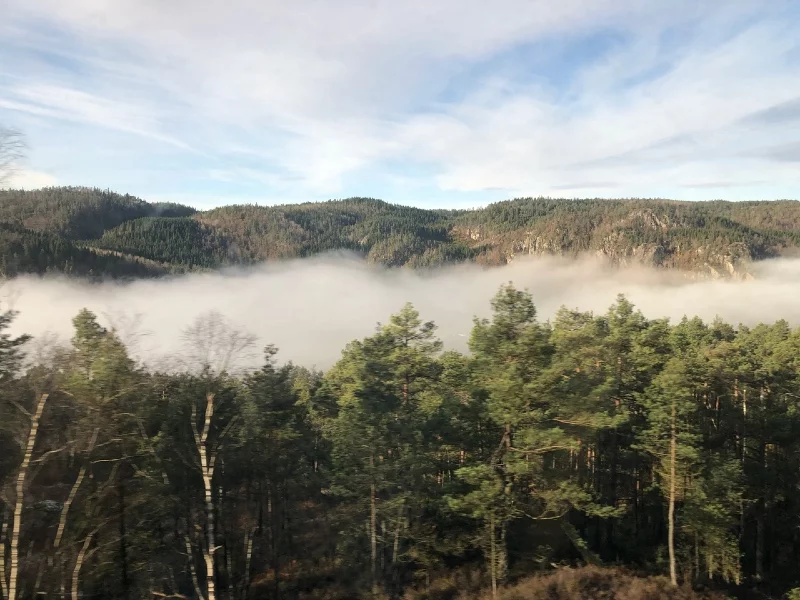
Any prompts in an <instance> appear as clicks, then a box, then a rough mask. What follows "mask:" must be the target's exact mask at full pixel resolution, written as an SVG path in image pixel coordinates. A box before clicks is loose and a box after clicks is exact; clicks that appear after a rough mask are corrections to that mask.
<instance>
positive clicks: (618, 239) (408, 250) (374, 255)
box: [0, 187, 800, 277]
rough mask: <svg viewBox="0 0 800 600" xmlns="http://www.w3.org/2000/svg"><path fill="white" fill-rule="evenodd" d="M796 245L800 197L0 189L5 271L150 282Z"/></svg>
mask: <svg viewBox="0 0 800 600" xmlns="http://www.w3.org/2000/svg"><path fill="white" fill-rule="evenodd" d="M798 249H800V202H797V201H769V202H722V201H718V202H676V201H669V200H604V199H587V200H562V199H548V198H519V199H515V200H509V201H504V202H498V203H496V204H491V205H489V206H488V207H486V208H483V209H477V210H468V211H467V210H456V211H448V210H425V209H420V208H412V207H406V206H400V205H394V204H389V203H386V202H383V201H381V200H375V199H371V198H349V199H346V200H336V201H329V202H314V203H304V204H295V205H282V206H271V207H266V206H253V205H238V206H226V207H222V208H217V209H213V210H209V211H205V212H200V211H197V210H195V209H193V208H191V207H188V206H183V205H179V204H155V203H149V202H146V201H144V200H141V199H139V198H136V197H133V196H130V195H127V194H126V195H121V194H117V193H113V192H110V191H107V190H100V189H94V188H77V187H58V188H46V189H42V190H32V191H17V190H8V191H0V274H2V275H3V276H7V277H10V276H14V275H17V274H20V273H44V272H62V273H68V274H76V275H85V276H111V277H142V276H157V275H162V274H166V273H176V272H185V271H188V270H197V269H215V268H219V267H222V266H225V265H234V264H255V263H258V262H262V261H268V260H279V259H286V258H294V257H304V256H311V255H314V254H317V253H320V252H324V251H329V250H352V251H355V252H358V253H360V254H362V255H363V256H364V257H365V259H366V260H367V261H369V262H372V263H377V264H383V265H387V266H408V267H432V266H438V265H442V264H448V263H455V262H463V261H473V262H476V263H479V264H484V265H501V264H505V263H507V262H510V261H512V260H514V259H515V258H516V257H519V256H521V255H525V254H534V255H559V256H567V257H577V256H580V255H582V254H592V255H599V256H604V257H607V258H608V259H609V260H610V261H611V262H612V263H614V264H619V265H630V264H644V265H650V266H656V267H662V268H678V269H683V270H686V271H691V272H693V273H696V274H699V275H701V276H711V277H727V276H734V277H742V276H747V274H748V264H749V263H750V262H752V261H755V260H761V259H765V258H771V257H776V256H784V255H794V254H797V253H798Z"/></svg>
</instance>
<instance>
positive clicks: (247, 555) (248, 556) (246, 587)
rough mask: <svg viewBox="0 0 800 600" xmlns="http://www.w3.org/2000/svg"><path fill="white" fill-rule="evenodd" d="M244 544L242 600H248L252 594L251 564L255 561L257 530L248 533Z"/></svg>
mask: <svg viewBox="0 0 800 600" xmlns="http://www.w3.org/2000/svg"><path fill="white" fill-rule="evenodd" d="M244 536H245V544H244V581H243V582H242V594H241V597H242V600H246V599H247V596H248V593H249V592H250V564H251V562H252V559H253V538H254V537H255V530H250V531H246V532H245V534H244Z"/></svg>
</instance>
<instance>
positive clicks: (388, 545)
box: [0, 201, 800, 599]
mask: <svg viewBox="0 0 800 600" xmlns="http://www.w3.org/2000/svg"><path fill="white" fill-rule="evenodd" d="M372 202H374V201H363V202H362V203H361V204H362V205H363V206H361V208H362V209H364V210H367V208H368V207H374V209H375V210H383V209H384V208H385V207H383V206H382V205H380V204H377V205H375V204H373V203H372ZM354 204H355V205H356V206H359V203H354ZM370 210H372V208H370ZM298 218H299V217H298ZM136 222H137V221H131V223H136ZM175 222H176V223H179V225H178V227H182V226H183V225H180V223H185V219H184V218H183V217H181V218H176V220H175ZM135 227H138V225H136V226H135ZM157 227H160V226H157ZM169 227H171V225H170V226H167V229H166V230H169ZM192 227H193V226H192ZM492 309H493V312H492V315H491V317H490V318H488V319H477V320H476V321H475V322H474V327H473V330H472V334H471V337H470V353H469V354H468V355H462V354H459V353H457V352H453V351H445V350H444V349H443V347H442V344H441V343H440V342H439V340H437V339H436V328H435V325H434V324H433V323H430V322H426V321H424V320H423V319H422V317H421V316H420V315H419V313H418V312H417V311H416V310H415V309H414V308H413V307H412V306H411V305H405V306H403V307H402V308H401V309H400V311H399V312H398V313H397V314H395V315H392V316H391V317H390V318H389V320H388V322H387V323H386V324H384V325H381V326H379V327H378V328H377V329H376V331H375V332H374V333H373V334H372V335H370V336H367V337H366V338H364V339H361V340H355V341H353V342H351V343H350V344H348V345H347V347H346V348H345V349H344V351H343V353H342V357H341V360H339V361H338V362H337V364H336V365H335V366H334V367H333V368H331V369H330V370H329V371H328V372H326V373H318V372H313V371H309V370H306V369H303V368H300V367H296V366H294V365H291V364H286V365H282V364H279V362H278V361H277V360H276V352H277V351H276V349H275V348H273V347H271V346H268V347H267V348H266V349H265V353H264V360H263V363H262V366H261V367H260V368H259V369H257V370H255V371H254V372H250V373H244V374H241V375H238V376H233V375H231V374H226V373H221V374H215V373H212V372H211V370H210V369H207V370H205V371H203V372H201V373H200V374H199V375H198V374H190V373H180V372H178V373H156V372H151V371H148V370H147V369H145V368H143V367H142V366H140V365H138V364H137V363H136V361H135V360H134V359H132V358H131V356H129V355H128V352H127V349H126V348H125V346H124V344H123V343H122V342H121V340H120V339H119V337H118V336H117V335H116V332H114V331H113V330H110V329H107V328H106V327H104V326H103V325H102V324H101V322H100V321H99V320H98V318H97V317H96V316H95V315H94V314H92V313H91V312H89V311H86V310H84V311H81V312H80V313H79V314H78V315H76V317H75V318H74V320H73V326H74V335H73V338H72V340H71V344H70V346H69V347H68V348H64V349H62V350H58V351H55V350H54V351H53V352H49V353H43V354H42V355H41V357H40V358H38V359H37V361H38V362H37V364H33V365H29V366H26V368H25V369H22V366H23V363H22V362H21V358H22V355H21V351H22V349H23V346H22V344H23V343H24V341H25V339H26V338H24V337H18V338H15V337H13V336H9V335H7V334H6V332H7V331H8V327H9V326H10V324H11V320H12V318H13V314H11V313H6V314H5V315H2V316H0V370H1V372H2V378H0V382H1V383H2V385H1V386H0V410H2V412H1V413H0V417H2V421H1V422H2V429H0V448H2V450H3V454H2V459H0V478H2V481H3V493H2V494H1V495H0V502H2V504H0V517H1V519H0V520H1V521H2V523H3V527H4V531H7V530H6V529H5V528H6V527H7V525H6V523H8V522H10V521H9V519H10V515H12V514H13V508H14V505H13V502H14V498H15V497H16V496H15V493H14V482H15V481H16V474H17V469H18V468H19V464H20V463H19V461H20V456H21V454H22V452H21V449H22V448H24V440H25V439H26V434H27V431H28V430H29V427H30V416H29V414H28V413H30V411H31V407H32V406H33V405H35V401H36V398H37V397H40V396H39V395H40V394H42V393H48V394H49V400H48V403H47V408H46V410H45V411H44V413H43V415H42V419H41V423H40V429H39V433H38V435H37V439H36V443H35V445H34V449H33V455H32V460H31V467H32V468H31V471H30V473H29V477H28V480H27V481H28V487H27V488H26V490H25V498H24V504H23V505H22V506H23V511H22V523H23V527H22V529H21V540H22V541H21V545H20V547H24V548H25V549H26V550H25V553H24V554H23V561H22V565H21V567H22V568H21V571H20V574H21V581H24V583H25V586H24V589H25V590H27V591H26V592H25V594H26V595H25V596H24V597H26V598H27V597H32V596H33V594H32V590H34V589H36V590H38V592H41V594H42V595H53V596H55V595H59V594H60V593H61V591H60V590H61V589H62V587H63V588H64V589H69V588H70V587H71V584H72V581H73V577H76V578H77V579H76V580H77V581H78V584H79V585H78V587H79V593H80V594H81V595H83V596H86V597H88V596H96V597H114V598H117V597H119V598H125V597H127V598H131V599H132V598H140V597H150V596H157V597H161V596H162V595H163V596H165V597H193V596H196V595H197V594H198V592H197V590H200V591H201V592H203V591H204V590H207V589H208V581H207V574H206V565H207V562H206V559H207V558H208V559H209V560H210V561H211V570H212V573H213V575H212V576H213V577H214V580H215V582H216V589H217V594H218V595H219V597H224V598H236V599H242V598H286V597H289V598H303V597H305V598H311V597H341V598H356V597H381V596H385V597H392V598H401V597H409V598H412V597H418V598H424V597H428V598H432V597H453V594H455V593H456V592H457V591H459V589H457V588H460V589H461V590H463V591H464V593H469V594H473V595H474V596H475V597H478V595H479V593H480V592H479V591H478V590H479V589H480V588H483V589H484V590H486V589H490V588H492V587H496V596H497V597H500V598H502V597H507V598H527V597H530V598H539V597H542V598H545V597H546V598H558V597H565V598H569V597H571V596H570V594H572V596H576V595H577V596H580V597H591V598H595V597H609V598H613V597H619V598H638V597H642V598H660V597H685V598H693V597H695V595H694V593H693V592H692V591H691V590H690V587H691V586H695V587H705V588H717V589H725V590H730V591H737V592H742V593H744V591H746V590H748V589H750V588H759V589H761V590H764V591H768V592H769V593H771V594H772V596H773V597H779V596H780V595H781V594H783V593H788V594H790V595H789V596H788V597H791V594H792V593H793V592H792V591H791V590H792V589H793V588H795V587H796V586H797V585H798V580H797V576H796V569H795V564H796V548H797V533H796V532H797V530H798V515H800V505H799V504H798V502H800V500H798V495H797V493H796V491H797V488H798V486H800V404H798V398H800V377H798V374H800V358H798V357H800V330H793V329H791V328H790V327H789V325H788V324H787V323H785V322H783V321H778V322H776V323H773V324H769V325H758V326H756V327H752V328H748V327H744V326H740V327H732V326H730V325H728V324H726V323H723V322H721V321H719V320H717V321H714V322H713V323H710V324H707V323H704V322H702V321H701V320H700V319H694V318H693V319H689V318H686V319H683V320H682V321H681V322H679V323H676V324H670V323H669V322H667V321H665V320H661V319H659V320H648V319H646V318H645V317H644V316H643V315H642V314H641V313H639V312H638V311H637V310H636V309H635V307H634V306H633V305H632V304H631V303H630V302H628V301H627V300H626V299H625V298H623V297H620V298H618V299H617V301H616V302H615V304H614V305H613V306H611V307H610V308H609V310H608V311H606V312H605V313H603V314H592V313H581V312H577V311H570V310H567V309H562V310H561V311H559V313H558V314H557V315H556V317H555V319H554V320H553V321H552V322H551V323H545V322H540V321H539V320H538V319H537V314H536V307H535V305H534V303H533V300H532V298H531V296H530V294H529V293H527V292H526V291H522V290H518V289H516V288H515V287H514V286H513V285H511V284H509V285H506V286H503V287H502V288H501V289H500V290H499V292H498V294H497V296H496V297H495V299H494V301H493V303H492ZM309 343H314V340H309ZM210 350H213V348H212V349H210ZM200 448H204V453H201V452H200ZM673 448H674V453H673ZM673 457H674V459H673ZM209 465H212V466H213V469H212V471H211V472H209V470H208V467H209ZM209 473H210V474H209ZM673 473H674V475H673ZM670 504H672V507H673V509H674V511H670V510H669V508H668V507H669V506H670ZM670 512H674V518H673V519H672V522H673V523H674V525H675V528H674V532H675V552H674V558H675V562H676V567H677V568H676V572H677V579H678V580H679V581H680V582H681V585H680V586H678V587H671V586H670V584H669V580H667V579H665V578H662V577H656V578H645V577H632V576H629V575H627V574H625V573H622V572H620V571H616V570H613V569H607V568H604V569H600V568H594V567H593V568H589V569H576V570H574V571H567V570H559V571H557V572H555V573H551V574H550V575H544V576H543V577H535V578H533V579H529V577H530V575H531V574H532V573H534V572H536V571H543V570H549V569H551V567H552V566H553V565H573V566H579V565H586V564H590V565H600V564H601V563H605V564H619V565H626V566H627V567H630V568H631V569H634V570H636V571H637V572H639V573H648V574H651V575H652V574H656V573H660V574H663V573H664V572H666V570H667V569H666V565H665V563H664V550H663V548H664V546H665V544H666V542H667V536H668V534H667V531H668V523H669V515H670ZM212 530H213V536H214V537H213V539H214V549H213V550H214V551H213V552H206V550H207V549H208V545H209V543H210V540H211V539H212V533H211V532H212ZM59 532H60V533H59ZM0 546H2V547H3V548H4V546H3V544H2V543H0ZM82 548H85V556H84V559H85V560H84V562H83V566H82V567H81V568H80V569H77V571H76V565H77V560H78V557H79V556H80V552H81V549H82ZM0 549H2V548H0ZM76 572H77V575H75V573H76ZM493 584H494V585H493ZM29 592H30V593H29ZM581 594H583V596H581Z"/></svg>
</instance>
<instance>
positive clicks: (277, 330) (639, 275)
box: [0, 254, 800, 368]
mask: <svg viewBox="0 0 800 600" xmlns="http://www.w3.org/2000/svg"><path fill="white" fill-rule="evenodd" d="M755 273H756V279H755V280H754V281H748V282H729V281H689V280H686V279H685V278H683V277H681V276H680V275H679V274H677V273H675V272H672V271H655V270H647V269H624V270H618V269H617V270H615V269H610V268H604V267H602V266H601V265H600V264H599V263H597V262H594V261H561V260H550V259H527V260H520V261H518V262H515V263H513V264H511V265H509V266H506V267H501V268H493V269H482V268H479V267H476V266H468V265H461V266H455V267H450V268H444V269H440V270H435V271H430V272H419V271H411V270H405V269H403V270H386V269H382V268H375V267H370V266H368V265H366V264H364V263H363V261H361V260H359V259H357V258H356V257H354V256H351V255H347V254H336V255H327V256H321V257H317V258H313V259H304V260H297V261H289V262H286V263H281V264H277V265H272V266H263V267H259V268H251V269H239V270H233V271H228V272H225V273H215V274H195V275H188V276H184V277H180V278H175V279H167V280H157V281H136V282H133V283H130V284H125V285H122V284H117V283H104V284H99V285H92V286H89V285H88V284H85V283H81V282H78V281H76V280H70V279H66V278H45V279H41V278H34V277H24V278H20V279H16V280H12V281H10V282H7V283H6V284H4V287H3V288H2V293H0V296H2V304H3V306H5V307H7V306H9V305H11V306H12V307H13V308H14V309H16V310H18V311H19V313H20V314H19V316H18V318H17V320H16V321H15V323H14V329H15V331H16V332H27V333H29V334H32V335H34V336H36V337H39V338H45V339H49V337H48V334H55V335H57V336H58V338H59V339H60V340H61V341H62V342H66V341H68V340H69V338H70V337H71V334H72V331H71V324H70V319H71V318H72V317H73V316H75V314H77V312H78V311H79V310H80V309H81V308H84V307H87V308H89V309H90V310H92V311H94V312H95V313H96V314H97V315H98V316H99V318H100V320H101V321H102V322H103V323H105V324H106V325H115V326H116V327H117V328H118V329H119V330H120V333H121V336H122V337H123V339H125V340H126V341H135V342H136V343H135V347H134V352H135V354H136V355H137V356H138V357H139V358H141V359H143V360H145V361H146V362H149V363H151V364H154V365H169V364H173V363H174V360H175V358H176V357H178V356H180V355H182V354H184V353H185V352H186V346H185V343H184V340H183V339H182V332H183V331H184V330H185V329H186V328H188V327H190V326H191V325H192V324H193V323H194V322H195V320H196V319H197V318H198V317H199V318H203V317H204V315H207V314H208V313H209V312H211V311H217V312H218V313H220V314H221V315H222V316H223V317H224V318H225V320H226V321H227V322H228V323H229V324H230V325H231V326H232V327H233V328H235V329H238V330H242V331H246V332H248V333H252V334H254V335H255V336H257V345H258V346H259V347H262V346H264V345H266V344H270V343H271V344H275V345H276V346H277V347H278V348H279V351H280V353H279V357H280V358H281V360H284V361H286V360H292V361H294V362H296V363H299V364H302V365H306V366H313V365H316V366H317V367H320V368H327V367H329V366H330V365H331V364H333V363H334V362H335V361H336V360H337V359H338V357H339V355H340V352H341V350H342V349H343V348H344V346H345V344H346V343H347V342H349V341H351V340H353V339H357V338H362V337H364V336H367V335H370V334H371V333H372V332H373V331H374V329H375V326H376V324H377V323H378V322H384V323H385V322H387V321H388V318H389V316H390V315H391V314H393V313H396V312H397V311H398V310H399V309H400V308H401V307H402V306H403V304H404V303H405V302H407V301H409V302H412V303H413V304H414V305H415V306H416V307H417V309H418V310H419V311H420V313H421V316H422V318H423V319H425V320H433V321H435V322H436V323H437V325H438V326H439V331H438V334H439V336H440V338H441V339H442V340H443V341H444V342H445V345H446V346H447V347H448V348H452V349H456V350H461V351H465V350H466V343H467V340H468V337H469V333H470V330H471V327H472V319H473V317H474V316H479V317H484V316H489V315H490V300H491V298H492V297H493V296H494V294H495V293H496V292H497V290H498V288H499V287H500V286H501V285H502V284H504V283H506V282H508V281H513V282H514V284H515V285H516V286H517V287H519V288H527V289H528V290H529V291H530V292H531V293H532V294H533V297H534V301H535V302H536V305H537V307H538V310H539V315H540V318H541V319H549V318H552V317H553V316H554V315H555V313H556V311H557V310H558V309H559V308H560V307H561V306H567V307H568V308H577V309H580V310H591V311H595V312H598V313H604V312H605V311H606V310H607V309H608V307H609V306H610V305H611V304H613V302H614V301H615V299H616V296H617V294H619V293H624V294H625V295H626V296H627V297H628V298H629V299H630V300H631V301H632V302H634V303H635V304H636V305H637V307H639V308H640V309H641V310H642V312H643V313H644V314H645V316H647V317H649V318H660V317H670V318H671V319H674V320H677V319H680V318H681V317H683V316H684V315H689V316H694V315H698V316H700V317H702V318H703V319H706V320H711V319H713V318H714V317H716V316H720V317H722V318H724V319H725V320H726V321H728V322H730V323H733V324H738V323H745V324H755V323H758V322H772V321H774V320H775V319H778V318H784V319H786V320H788V321H789V322H790V323H791V324H793V325H800V305H798V303H797V301H796V299H797V298H798V297H800V260H777V261H766V262H763V263H758V264H757V265H756V270H755ZM54 299H58V301H57V302H55V301H54ZM145 334H146V335H145ZM259 358H260V357H259V353H258V352H256V353H255V354H254V355H253V356H252V357H251V358H250V360H249V361H247V363H246V365H243V366H248V365H249V366H254V365H257V364H258V361H259Z"/></svg>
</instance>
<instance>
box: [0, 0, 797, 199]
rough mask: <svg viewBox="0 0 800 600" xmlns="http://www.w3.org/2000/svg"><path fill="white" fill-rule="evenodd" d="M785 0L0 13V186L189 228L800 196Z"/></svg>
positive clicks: (27, 7) (183, 6)
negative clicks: (195, 214) (132, 200)
mask: <svg viewBox="0 0 800 600" xmlns="http://www.w3.org/2000/svg"><path fill="white" fill-rule="evenodd" d="M798 6H800V5H798V3H797V2H792V1H790V0H770V2H763V1H737V0H730V1H728V2H724V3H722V2H717V1H707V2H701V1H697V0H695V1H689V0H674V1H672V2H663V1H660V0H658V1H644V0H613V1H612V0H558V1H553V0H547V1H545V0H495V1H494V2H485V1H478V0H435V1H430V0H404V2H396V1H388V0H353V1H345V0H342V1H341V2H331V1H330V0H297V1H295V2H271V1H269V2H252V1H250V0H224V1H223V0H205V1H203V0H199V1H198V0H194V1H192V2H190V1H189V0H171V1H170V2H164V1H162V0H115V1H114V2H108V1H106V0H5V2H4V3H3V8H0V125H4V126H7V127H14V128H17V129H20V130H22V131H24V132H25V134H26V138H27V143H28V147H29V150H28V156H27V158H26V160H25V161H24V163H23V164H22V165H20V167H21V168H20V170H19V172H18V173H17V175H16V177H15V179H14V180H12V181H11V183H10V185H12V186H15V187H25V188H34V187H41V186H44V185H89V186H99V187H104V188H105V187H109V188H111V189H114V190H117V191H120V192H123V193H131V194H135V195H138V196H141V197H143V198H146V199H148V200H174V201H180V202H186V203H189V204H192V205H194V206H198V207H201V208H205V207H210V206H215V205H220V204H230V203H234V202H257V203H264V204H268V203H280V202H298V201H306V200H321V199H327V198H341V197H347V196H354V195H361V196H374V197H379V198H384V199H386V200H389V201H392V202H398V203H403V204H414V205H417V206H428V207H473V206H480V205H484V204H486V203H488V202H493V201H496V200H501V199H505V198H509V197H516V196H527V195H550V196H559V197H629V196H644V197H670V198H678V199H689V200H701V199H713V198H725V199H731V200H741V199H771V198H798V197H800V168H798V167H800V37H798V36H797V33H796V32H797V28H798V25H800V9H798Z"/></svg>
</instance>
